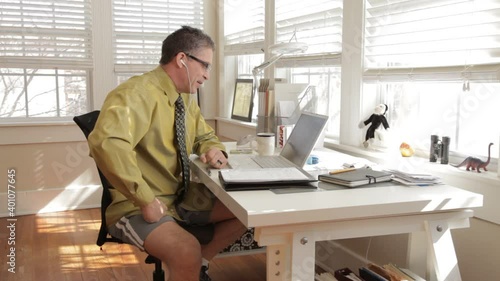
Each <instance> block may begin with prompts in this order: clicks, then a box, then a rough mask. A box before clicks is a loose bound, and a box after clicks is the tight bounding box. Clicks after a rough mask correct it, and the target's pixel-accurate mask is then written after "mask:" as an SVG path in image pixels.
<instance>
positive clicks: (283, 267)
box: [266, 244, 290, 281]
mask: <svg viewBox="0 0 500 281" xmlns="http://www.w3.org/2000/svg"><path fill="white" fill-rule="evenodd" d="M287 272H290V251H289V247H287V245H283V244H282V245H267V246H266V275H267V279H266V280H267V281H287V280H289V279H287Z"/></svg>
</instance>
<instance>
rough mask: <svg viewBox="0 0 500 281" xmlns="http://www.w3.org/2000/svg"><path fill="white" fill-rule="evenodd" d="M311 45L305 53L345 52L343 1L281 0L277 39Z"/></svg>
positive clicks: (279, 1) (277, 15)
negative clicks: (343, 44) (343, 43)
mask: <svg viewBox="0 0 500 281" xmlns="http://www.w3.org/2000/svg"><path fill="white" fill-rule="evenodd" d="M294 34H295V36H296V40H297V41H299V42H305V43H307V44H308V48H307V51H306V52H305V54H326V53H336V54H339V53H341V52H342V43H341V42H342V1H341V0H310V1H303V0H277V1H276V42H277V43H284V42H289V41H290V40H292V41H293V40H295V38H294V39H292V37H293V35H294Z"/></svg>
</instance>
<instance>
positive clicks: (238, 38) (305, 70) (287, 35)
mask: <svg viewBox="0 0 500 281" xmlns="http://www.w3.org/2000/svg"><path fill="white" fill-rule="evenodd" d="M224 3H225V5H224V27H225V51H224V53H225V58H226V69H225V71H226V74H225V78H226V79H233V78H234V77H228V76H230V75H231V73H232V72H231V71H229V69H234V71H235V72H236V71H237V72H236V73H237V75H238V77H240V78H252V75H251V70H252V69H253V68H254V67H255V66H257V65H260V64H261V63H263V62H264V61H265V59H266V58H265V57H264V55H263V54H264V50H265V48H267V47H268V45H270V44H273V43H275V42H267V41H266V40H265V38H264V37H265V33H264V28H265V26H264V15H265V17H266V22H269V20H270V19H272V18H274V17H272V16H271V14H270V13H271V12H269V13H268V12H267V11H266V12H265V13H264V1H228V0H226V1H225V2H224ZM271 4H272V5H268V6H275V7H276V12H275V18H276V21H275V25H274V24H273V26H271V27H266V28H268V30H270V32H273V33H275V38H276V40H275V41H276V43H286V42H290V41H292V42H293V41H298V42H307V44H308V48H307V50H306V51H305V52H303V53H298V54H293V55H287V56H284V57H282V58H281V59H280V60H279V61H277V63H276V64H275V65H274V66H272V67H271V68H269V69H271V71H272V69H274V67H276V75H275V77H276V78H280V79H284V81H287V82H288V83H310V84H311V85H312V86H314V87H313V88H314V93H315V95H316V96H317V98H318V99H325V98H326V101H328V102H326V103H324V102H321V103H319V102H318V103H314V104H316V105H317V107H315V108H314V109H311V110H312V111H316V112H318V113H325V114H328V110H331V112H334V113H332V114H333V115H337V116H336V117H334V118H331V119H330V122H329V127H328V128H327V130H329V129H330V132H329V133H331V134H332V136H338V127H339V126H338V123H337V122H339V121H338V120H339V118H338V117H339V116H338V108H337V109H335V108H336V107H338V106H339V104H340V103H339V102H338V101H339V100H340V91H339V89H340V84H339V83H340V68H339V67H338V66H339V65H340V53H341V51H342V46H341V41H342V38H341V37H342V1H341V0H335V1H327V0H313V1H309V2H307V3H306V2H304V1H298V0H294V1H285V0H272V2H271ZM266 7H267V6H266ZM228 61H229V62H230V61H234V63H233V65H235V66H234V68H231V64H229V67H228ZM228 72H231V73H228ZM263 75H264V73H261V76H260V77H259V79H260V78H262V77H263ZM229 94H230V93H228V96H229ZM322 101H323V100H322ZM228 104H231V103H230V102H229V103H228ZM257 105H258V100H257V97H256V98H255V101H254V106H257ZM255 109H256V108H254V112H255V114H254V118H255V117H256V116H255V115H256V114H257V110H255ZM226 112H228V111H226ZM335 112H337V113H335ZM255 119H256V118H255Z"/></svg>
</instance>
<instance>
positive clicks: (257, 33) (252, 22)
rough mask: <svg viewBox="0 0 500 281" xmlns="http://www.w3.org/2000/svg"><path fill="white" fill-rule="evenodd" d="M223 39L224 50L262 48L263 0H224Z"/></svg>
mask: <svg viewBox="0 0 500 281" xmlns="http://www.w3.org/2000/svg"><path fill="white" fill-rule="evenodd" d="M224 40H225V46H226V47H225V49H226V51H230V50H236V51H240V52H241V49H249V48H251V47H252V46H257V47H256V48H257V49H260V48H262V47H263V42H264V0H254V1H238V0H237V1H234V0H224ZM249 46H250V47H249Z"/></svg>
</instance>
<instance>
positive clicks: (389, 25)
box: [364, 0, 500, 73]
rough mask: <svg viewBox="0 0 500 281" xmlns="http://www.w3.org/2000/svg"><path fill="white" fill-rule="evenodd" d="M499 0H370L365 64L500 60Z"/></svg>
mask: <svg viewBox="0 0 500 281" xmlns="http://www.w3.org/2000/svg"><path fill="white" fill-rule="evenodd" d="M499 36H500V1H494V0H476V1H474V0H421V1H412V0H391V1H387V0H367V2H366V21H365V42H364V45H365V47H364V54H365V61H364V65H365V68H366V69H368V70H370V69H372V70H373V69H377V70H378V71H380V72H381V73H384V72H386V71H388V70H390V69H397V68H432V67H442V66H448V67H449V66H461V67H463V68H469V67H471V66H474V67H475V68H476V69H477V66H478V65H487V64H499V63H500V41H499V40H498V38H499Z"/></svg>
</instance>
